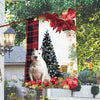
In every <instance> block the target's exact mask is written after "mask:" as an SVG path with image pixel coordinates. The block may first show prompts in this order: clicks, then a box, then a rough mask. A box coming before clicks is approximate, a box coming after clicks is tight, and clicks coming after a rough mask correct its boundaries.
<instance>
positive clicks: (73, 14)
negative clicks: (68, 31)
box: [66, 8, 76, 19]
mask: <svg viewBox="0 0 100 100" xmlns="http://www.w3.org/2000/svg"><path fill="white" fill-rule="evenodd" d="M66 17H67V18H68V19H73V18H75V17H76V11H75V10H74V9H72V8H71V9H68V14H67V15H66Z"/></svg>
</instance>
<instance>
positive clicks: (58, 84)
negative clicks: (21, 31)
mask: <svg viewBox="0 0 100 100" xmlns="http://www.w3.org/2000/svg"><path fill="white" fill-rule="evenodd" d="M26 38H27V54H26V64H25V86H26V87H29V88H33V89H43V88H63V89H74V88H75V87H77V85H78V66H77V55H76V11H75V10H74V9H67V10H63V11H62V13H61V14H60V15H58V14H56V13H53V14H45V15H42V16H40V17H36V18H30V19H28V20H27V34H26Z"/></svg>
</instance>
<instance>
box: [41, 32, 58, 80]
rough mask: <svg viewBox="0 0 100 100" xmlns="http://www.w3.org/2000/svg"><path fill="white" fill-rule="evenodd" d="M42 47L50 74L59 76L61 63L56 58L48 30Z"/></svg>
mask: <svg viewBox="0 0 100 100" xmlns="http://www.w3.org/2000/svg"><path fill="white" fill-rule="evenodd" d="M41 48H42V49H43V53H42V56H43V59H44V60H45V62H46V64H47V67H48V72H49V75H50V76H51V78H52V77H59V76H60V71H59V65H58V62H57V59H56V55H55V52H54V49H53V45H52V42H51V39H50V35H49V33H48V31H46V33H45V36H44V39H43V42H42V46H41Z"/></svg>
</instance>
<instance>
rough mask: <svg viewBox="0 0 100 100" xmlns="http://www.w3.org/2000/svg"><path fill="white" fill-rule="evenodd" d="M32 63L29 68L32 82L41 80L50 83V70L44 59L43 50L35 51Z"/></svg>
mask: <svg viewBox="0 0 100 100" xmlns="http://www.w3.org/2000/svg"><path fill="white" fill-rule="evenodd" d="M31 59H32V63H31V64H30V67H29V77H30V79H31V81H36V80H38V79H41V80H42V82H43V81H50V76H49V74H48V69H47V66H46V63H45V61H44V60H43V58H42V50H41V49H40V50H35V49H34V51H33V52H32V55H31Z"/></svg>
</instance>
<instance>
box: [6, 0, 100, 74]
mask: <svg viewBox="0 0 100 100" xmlns="http://www.w3.org/2000/svg"><path fill="white" fill-rule="evenodd" d="M77 6H83V8H80V9H76V7H77ZM5 7H6V9H5V11H6V13H5V15H6V16H8V15H9V17H7V19H6V22H7V23H11V22H17V21H21V20H25V19H28V18H32V17H36V16H40V15H42V14H45V13H51V12H56V13H58V14H60V13H61V11H62V10H64V9H68V8H73V9H76V11H77V57H78V68H79V72H80V71H81V70H84V69H85V68H86V67H89V61H90V60H91V61H92V64H93V70H94V71H99V73H100V39H99V38H100V28H99V27H100V17H99V16H100V0H25V1H15V2H12V1H6V4H5ZM12 27H13V28H14V29H15V31H16V33H17V35H16V40H15V45H21V42H22V41H23V40H24V39H25V37H26V23H25V22H23V23H20V24H15V25H13V26H12Z"/></svg>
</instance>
